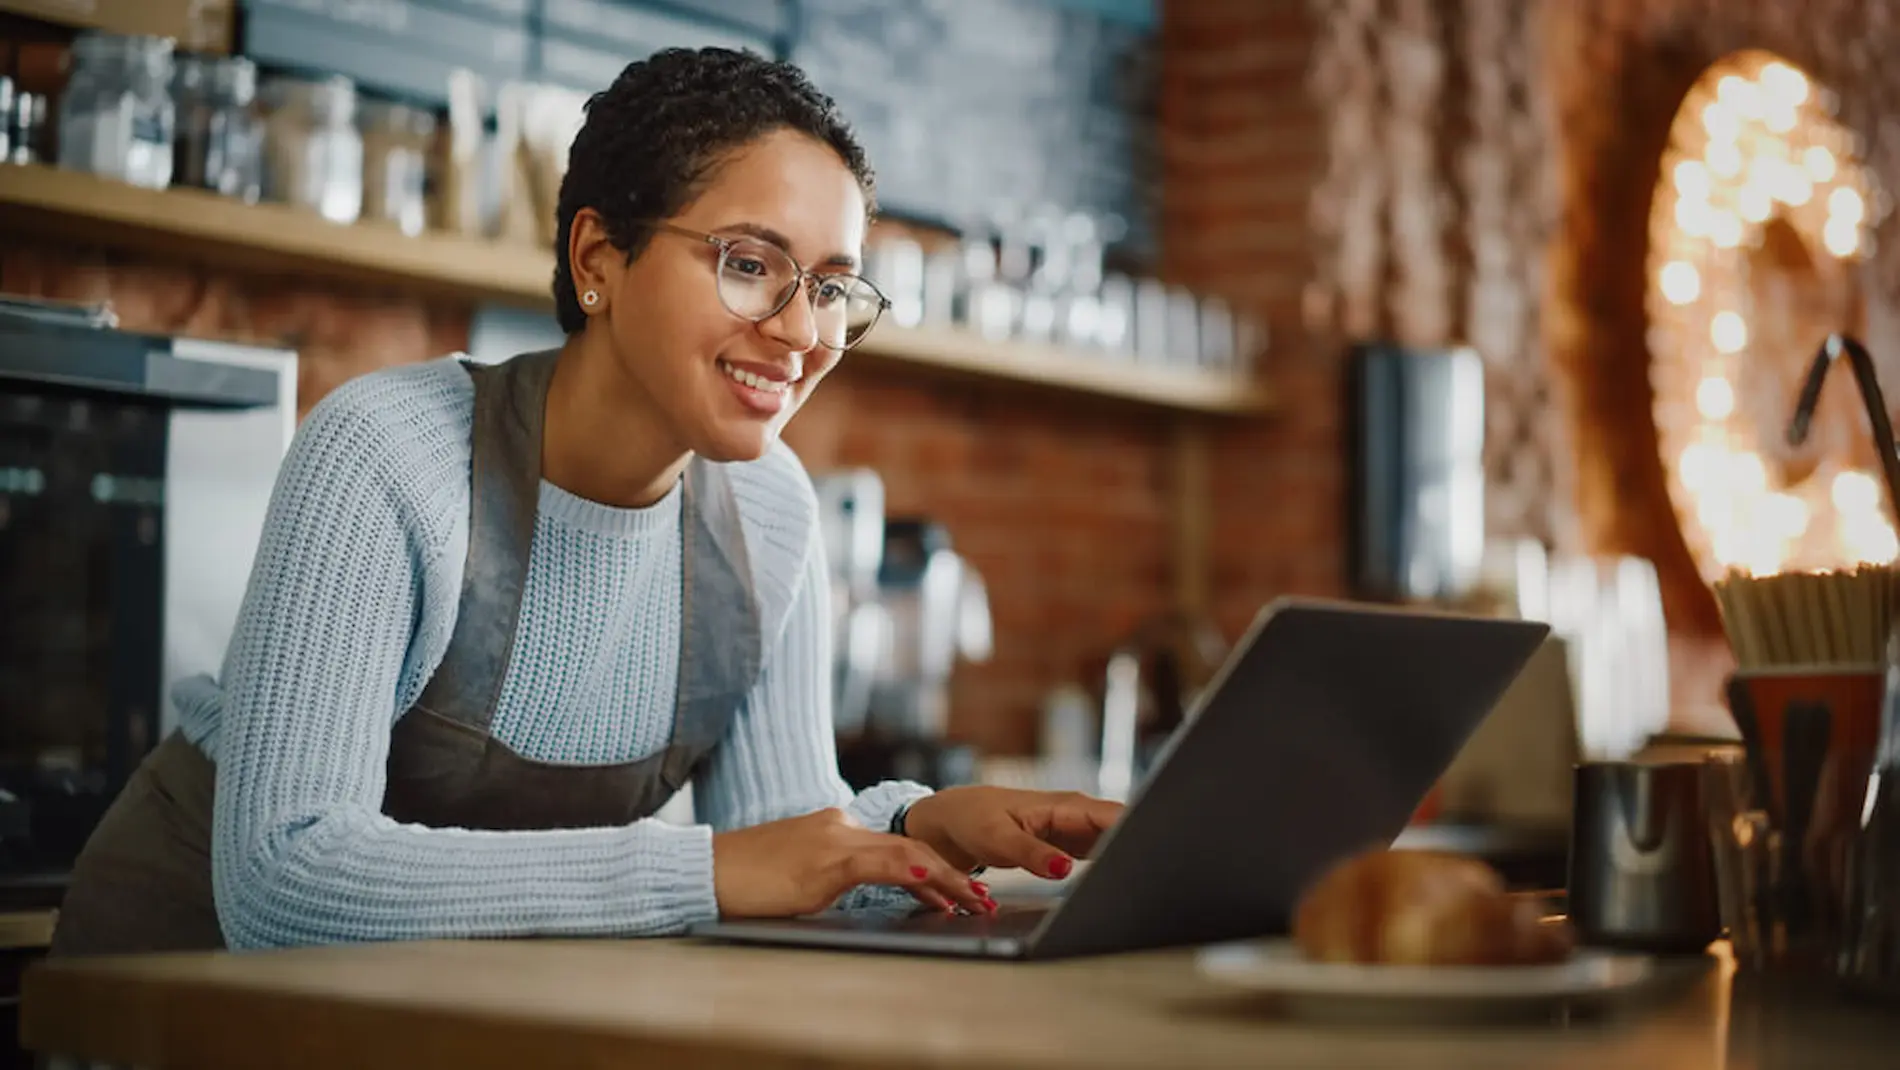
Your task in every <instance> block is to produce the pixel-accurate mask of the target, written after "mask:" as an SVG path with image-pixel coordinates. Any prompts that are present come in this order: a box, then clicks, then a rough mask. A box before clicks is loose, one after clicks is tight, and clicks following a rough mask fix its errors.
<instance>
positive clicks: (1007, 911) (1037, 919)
mask: <svg viewBox="0 0 1900 1070" xmlns="http://www.w3.org/2000/svg"><path fill="white" fill-rule="evenodd" d="M1052 906H1054V904H1053V903H1032V904H1019V905H1011V904H1008V903H1004V904H1002V905H1001V906H1000V907H999V908H998V909H997V911H996V913H995V914H946V913H944V912H942V911H938V910H931V909H929V908H926V907H919V908H917V909H916V910H915V911H913V912H911V913H909V914H897V913H886V912H878V911H863V912H855V911H842V910H840V911H827V912H826V913H823V914H818V915H815V916H813V917H811V918H809V919H807V924H817V925H822V926H824V927H826V928H830V929H854V930H858V931H863V932H887V933H888V932H902V933H942V934H944V935H946V936H1027V935H1029V934H1030V933H1031V932H1032V931H1034V930H1035V928H1036V926H1038V925H1040V924H1042V919H1043V918H1044V917H1045V916H1047V915H1048V913H1049V910H1050V908H1051V907H1052Z"/></svg>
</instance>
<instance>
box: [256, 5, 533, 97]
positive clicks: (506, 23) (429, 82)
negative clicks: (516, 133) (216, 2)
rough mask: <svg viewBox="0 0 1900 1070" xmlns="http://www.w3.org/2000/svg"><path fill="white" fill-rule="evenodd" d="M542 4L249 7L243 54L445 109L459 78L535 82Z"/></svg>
mask: <svg viewBox="0 0 1900 1070" xmlns="http://www.w3.org/2000/svg"><path fill="white" fill-rule="evenodd" d="M532 3H533V0H430V2H427V3H424V2H421V0H246V3H245V7H244V18H243V21H242V22H241V23H240V29H239V37H238V51H239V52H240V53H242V54H243V55H246V56H249V57H250V58H251V59H253V60H255V61H257V62H258V63H260V64H263V65H265V66H272V67H286V68H292V69H296V70H302V71H306V72H311V73H324V74H341V75H344V76H346V77H348V78H351V79H353V80H354V81H355V82H356V83H357V84H358V85H359V86H361V87H363V88H364V89H368V90H371V91H374V92H379V93H385V94H391V95H395V96H399V97H404V98H407V99H410V100H414V101H416V102H417V103H421V104H426V105H432V106H435V107H441V106H443V105H445V104H446V103H447V102H448V86H449V75H450V72H452V71H454V70H455V69H456V68H458V67H460V68H467V69H468V70H471V71H474V72H475V73H476V74H478V75H481V76H482V78H483V79H485V80H487V81H488V82H489V83H490V84H499V83H501V82H503V81H509V80H520V79H523V78H526V77H527V76H528V63H529V57H530V47H529V46H530V39H529V36H528V13H529V10H530V5H531V4H532Z"/></svg>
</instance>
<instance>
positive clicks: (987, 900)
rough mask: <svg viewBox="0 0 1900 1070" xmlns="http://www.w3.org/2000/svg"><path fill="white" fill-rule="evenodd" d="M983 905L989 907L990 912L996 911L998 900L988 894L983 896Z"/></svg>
mask: <svg viewBox="0 0 1900 1070" xmlns="http://www.w3.org/2000/svg"><path fill="white" fill-rule="evenodd" d="M983 905H984V906H985V907H987V908H988V909H989V912H990V913H992V914H994V913H996V900H994V899H991V898H990V897H989V896H987V895H986V896H984V897H983Z"/></svg>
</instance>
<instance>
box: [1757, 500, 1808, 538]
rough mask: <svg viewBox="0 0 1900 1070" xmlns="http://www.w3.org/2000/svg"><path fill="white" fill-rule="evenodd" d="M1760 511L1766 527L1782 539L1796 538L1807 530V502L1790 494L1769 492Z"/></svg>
mask: <svg viewBox="0 0 1900 1070" xmlns="http://www.w3.org/2000/svg"><path fill="white" fill-rule="evenodd" d="M1762 512H1763V513H1764V514H1766V515H1765V517H1764V519H1766V520H1767V522H1768V527H1769V528H1770V529H1772V530H1773V531H1774V532H1775V533H1776V534H1778V535H1780V536H1781V537H1782V538H1784V539H1798V538H1800V537H1801V534H1802V533H1803V532H1805V531H1807V530H1808V503H1807V502H1804V501H1802V500H1801V499H1799V498H1797V497H1795V496H1794V495H1792V494H1770V495H1769V496H1768V498H1767V500H1766V501H1764V502H1763V503H1762Z"/></svg>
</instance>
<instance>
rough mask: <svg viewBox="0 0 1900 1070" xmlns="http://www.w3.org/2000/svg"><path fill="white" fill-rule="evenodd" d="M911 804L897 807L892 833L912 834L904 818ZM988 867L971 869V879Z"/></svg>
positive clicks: (892, 823)
mask: <svg viewBox="0 0 1900 1070" xmlns="http://www.w3.org/2000/svg"><path fill="white" fill-rule="evenodd" d="M910 805H911V804H910V803H905V804H904V805H902V806H900V807H898V808H897V812H896V813H894V814H892V815H891V834H892V835H894V836H908V835H910V833H908V832H905V831H904V819H905V818H906V817H909V816H910ZM987 869H989V867H988V866H977V867H976V868H975V869H972V870H971V871H970V879H971V880H975V879H976V878H978V877H981V876H982V875H983V873H984V871H985V870H987Z"/></svg>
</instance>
